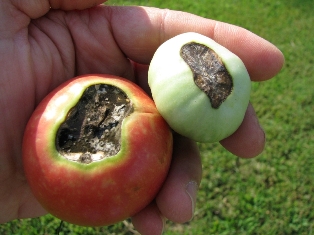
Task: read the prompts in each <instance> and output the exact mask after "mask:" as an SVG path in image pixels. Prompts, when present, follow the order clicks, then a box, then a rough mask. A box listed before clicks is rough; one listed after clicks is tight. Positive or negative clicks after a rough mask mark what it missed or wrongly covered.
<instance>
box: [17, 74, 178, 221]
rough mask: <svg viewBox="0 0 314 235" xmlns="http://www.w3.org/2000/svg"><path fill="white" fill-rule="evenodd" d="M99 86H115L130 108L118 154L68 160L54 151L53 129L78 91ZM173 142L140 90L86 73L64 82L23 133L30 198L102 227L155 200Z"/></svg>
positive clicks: (121, 81) (70, 218) (61, 213)
mask: <svg viewBox="0 0 314 235" xmlns="http://www.w3.org/2000/svg"><path fill="white" fill-rule="evenodd" d="M99 83H105V84H112V85H115V86H117V87H119V88H120V89H121V90H123V91H124V92H125V93H126V94H127V96H128V97H129V98H130V100H131V102H132V104H133V108H134V112H133V113H131V114H130V115H129V116H128V117H126V118H125V119H124V121H123V124H122V134H121V138H122V139H121V141H122V144H121V150H120V151H119V153H118V154H116V155H115V156H112V157H109V158H105V159H103V160H101V161H98V162H93V163H90V164H82V163H78V162H73V161H69V160H67V159H65V158H63V157H62V156H61V155H60V153H58V152H57V150H56V147H55V136H56V130H57V129H58V126H59V125H60V123H61V122H62V121H63V120H64V118H65V116H66V114H67V112H68V111H67V110H69V109H70V108H71V107H73V105H75V103H76V100H78V98H79V97H80V94H81V93H82V91H84V90H85V88H86V87H88V86H89V85H92V84H99ZM74 88H75V89H76V90H75V89H74ZM71 90H72V91H71ZM64 106H66V108H64ZM172 144H173V143H172V134H171V130H170V128H169V126H168V124H167V123H166V122H165V121H164V119H163V118H162V117H161V115H160V114H159V113H158V111H157V109H156V107H155V105H154V103H153V101H152V100H151V99H150V98H149V97H148V96H147V95H146V94H145V93H144V92H143V91H142V90H141V89H140V88H139V87H137V86H136V85H135V84H133V83H131V82H130V81H128V80H125V79H122V78H119V77H114V76H111V75H88V76H82V77H78V78H75V79H72V80H69V81H68V82H66V83H64V84H62V85H61V86H60V87H58V88H57V89H56V90H54V91H53V92H51V93H50V94H49V95H48V96H47V97H46V98H45V99H44V100H43V101H42V102H41V103H40V104H39V106H38V107H37V108H36V110H35V111H34V113H33V115H32V117H31V118H30V120H29V123H28V124H27V127H26V130H25V135H24V140H23V163H24V169H25V174H26V177H27V180H28V183H29V185H30V187H31V189H32V192H33V194H34V196H35V197H36V198H37V200H38V201H39V202H40V203H41V205H42V206H43V207H44V208H45V209H46V210H47V211H48V212H49V213H51V214H52V215H54V216H56V217H58V218H60V219H62V220H65V221H67V222H70V223H73V224H77V225H82V226H104V225H110V224H114V223H116V222H119V221H122V220H124V219H126V218H128V217H130V216H132V215H134V214H136V213H137V212H139V211H140V210H141V209H143V208H144V207H145V206H147V205H148V204H149V203H150V202H151V201H152V200H153V199H154V197H155V196H156V194H157V193H158V191H159V189H160V187H161V186H162V184H163V182H164V180H165V178H166V176H167V173H168V170H169V166H170V162H171V156H172Z"/></svg>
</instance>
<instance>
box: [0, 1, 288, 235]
mask: <svg viewBox="0 0 314 235" xmlns="http://www.w3.org/2000/svg"><path fill="white" fill-rule="evenodd" d="M100 2H102V0H101V1H99V0H89V1H87V0H86V1H73V0H71V1H70V0H63V1H61V0H59V1H58V0H50V1H47V0H42V1H38V0H33V1H30V0H25V1H14V0H2V1H1V3H0V110H1V115H0V140H1V141H0V152H1V155H0V208H1V211H0V223H4V222H7V221H10V220H13V219H17V218H28V217H36V216H40V215H44V214H45V213H46V212H45V210H44V209H43V208H42V207H41V206H40V205H39V203H38V202H37V201H36V199H35V198H34V197H33V195H32V193H31V191H30V189H29V186H28V184H27V182H26V179H25V176H24V173H23V166H22V161H21V142H22V138H23V131H24V128H25V126H26V123H27V121H28V119H29V117H30V115H31V113H32V112H33V110H34V108H35V107H36V105H37V104H38V103H39V102H40V101H41V100H42V99H43V98H44V97H45V96H46V95H47V94H48V93H49V92H50V91H51V90H52V89H53V88H55V87H56V86H58V85H59V84H60V83H62V82H64V81H65V80H67V79H69V78H72V77H75V76H77V75H81V74H87V73H106V74H114V75H118V76H121V77H125V78H128V79H130V80H132V81H134V82H136V83H138V84H139V85H140V86H142V87H143V89H144V90H145V91H146V92H148V93H149V88H148V84H147V70H148V64H149V62H150V60H151V58H152V56H153V53H154V52H155V50H156V49H157V47H158V46H159V45H160V44H161V43H162V42H164V41H165V40H167V39H169V38H171V37H173V36H175V35H177V34H179V33H183V32H187V31H194V32H198V33H201V34H204V35H206V36H208V37H211V38H213V39H214V40H216V41H217V42H218V43H220V44H222V45H223V46H225V47H227V48H228V49H229V50H231V51H232V52H234V53H235V54H237V55H238V56H239V57H240V58H241V59H242V60H243V62H244V63H245V65H246V67H247V69H248V71H249V74H250V76H251V79H252V80H254V81H262V80H266V79H269V78H271V77H273V76H274V75H275V74H276V73H278V71H279V70H280V69H281V67H282V65H283V60H284V59H283V55H282V54H281V52H280V51H279V50H278V49H277V48H276V47H274V46H273V45H272V44H270V43H269V42H267V41H265V40H264V39H262V38H260V37H258V36H256V35H254V34H252V33H250V32H248V31H246V30H245V29H243V28H239V27H236V26H232V25H229V24H225V23H221V22H216V21H214V20H209V19H204V18H201V17H198V16H195V15H191V14H188V13H183V12H174V11H169V10H160V9H155V8H143V7H109V6H98V7H93V8H91V9H87V10H82V11H69V10H73V9H85V8H87V7H91V6H93V5H97V4H99V3H100ZM50 7H51V8H50ZM53 9H59V10H53ZM264 142H265V139H264V132H263V130H262V128H261V127H260V126H259V124H258V120H257V117H256V115H255V113H254V110H253V108H252V106H251V105H250V106H249V107H248V110H247V113H246V116H245V119H244V121H243V124H242V125H241V127H240V128H239V129H238V131H237V132H236V133H234V134H233V135H232V136H230V137H229V138H227V139H225V140H223V141H221V144H222V145H223V146H224V147H225V148H226V149H227V150H229V151H230V152H232V153H234V154H235V155H237V156H240V157H254V156H256V155H258V154H259V153H260V152H261V151H262V150H263V147H264ZM200 180H201V161H200V156H199V153H198V150H197V147H196V145H195V143H193V142H192V141H190V140H188V139H186V138H183V137H181V136H175V143H174V155H173V162H172V166H171V169H170V172H169V176H168V178H167V180H166V182H165V184H164V186H163V188H162V189H161V191H160V193H159V194H158V195H157V197H156V200H155V202H154V203H152V204H151V205H149V206H148V207H147V208H145V209H144V210H143V211H141V212H139V213H138V214H137V215H135V216H134V217H133V224H134V226H135V227H136V229H138V230H139V231H140V232H141V233H143V234H160V232H161V231H162V228H163V218H167V219H170V220H172V221H174V222H179V223H182V222H186V221H188V220H190V219H191V218H192V216H193V208H194V204H195V200H196V191H197V187H198V185H199V183H200Z"/></svg>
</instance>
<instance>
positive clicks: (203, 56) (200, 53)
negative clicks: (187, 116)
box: [180, 42, 233, 109]
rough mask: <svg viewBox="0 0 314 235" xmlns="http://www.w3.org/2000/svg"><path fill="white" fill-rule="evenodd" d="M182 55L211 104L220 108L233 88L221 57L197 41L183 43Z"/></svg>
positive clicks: (196, 82)
mask: <svg viewBox="0 0 314 235" xmlns="http://www.w3.org/2000/svg"><path fill="white" fill-rule="evenodd" d="M180 56H181V57H182V59H183V60H184V61H185V62H186V63H187V64H188V66H189V67H190V69H191V71H192V73H193V79H194V83H195V84H196V85H197V86H198V87H199V88H200V89H201V90H202V91H203V92H204V93H205V94H206V95H207V96H208V98H209V99H210V102H211V106H212V107H213V108H215V109H218V108H219V106H220V105H221V104H222V103H223V102H224V101H225V100H226V99H227V98H228V96H229V95H230V94H231V92H232V88H233V81H232V77H231V75H230V74H229V72H228V70H227V68H226V66H225V65H224V63H223V62H222V60H221V59H220V57H219V56H218V55H217V53H216V52H215V51H213V50H212V49H210V48H209V47H207V46H205V45H203V44H200V43H196V42H190V43H187V44H185V45H183V46H182V47H181V50H180Z"/></svg>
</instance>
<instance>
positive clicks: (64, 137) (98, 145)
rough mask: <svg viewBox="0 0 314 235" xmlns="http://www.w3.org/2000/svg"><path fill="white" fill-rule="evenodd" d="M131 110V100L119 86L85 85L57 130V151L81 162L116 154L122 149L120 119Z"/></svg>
mask: <svg viewBox="0 0 314 235" xmlns="http://www.w3.org/2000/svg"><path fill="white" fill-rule="evenodd" d="M132 111H133V108H132V104H131V102H130V99H129V98H128V97H127V95H126V94H125V93H124V92H123V91H122V90H120V89H119V88H117V87H115V86H111V85H106V84H96V85H92V86H90V87H88V88H87V89H86V90H85V91H84V93H83V95H82V97H81V98H80V100H79V101H78V103H77V104H76V105H75V106H74V107H73V108H72V109H71V110H70V111H69V113H68V115H67V117H66V119H65V121H64V122H63V123H62V124H61V125H60V127H59V129H58V132H57V137H56V147H57V150H58V151H59V152H60V153H61V154H62V155H63V156H64V157H65V158H66V159H68V160H71V161H76V162H80V163H83V164H89V163H92V162H95V161H100V160H102V159H104V158H106V157H110V156H114V155H116V154H117V153H118V152H119V151H120V149H121V126H122V122H123V119H124V118H125V117H127V116H128V115H129V114H130V113H131V112H132Z"/></svg>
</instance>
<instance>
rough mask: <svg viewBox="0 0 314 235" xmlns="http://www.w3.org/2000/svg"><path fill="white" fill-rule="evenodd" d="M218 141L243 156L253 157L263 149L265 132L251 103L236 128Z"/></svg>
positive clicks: (232, 151)
mask: <svg viewBox="0 0 314 235" xmlns="http://www.w3.org/2000/svg"><path fill="white" fill-rule="evenodd" d="M220 143H221V144H222V145H223V146H224V147H225V148H226V149H227V150H228V151H230V152H231V153H233V154H235V155H237V156H239V157H243V158H251V157H255V156H257V155H258V154H260V153H261V152H262V151H263V149H264V146H265V133H264V131H263V129H262V128H261V126H260V125H259V122H258V119H257V116H256V114H255V111H254V109H253V107H252V105H251V104H250V105H249V106H248V109H247V111H246V114H245V117H244V120H243V122H242V124H241V126H240V127H239V128H238V130H237V131H236V132H235V133H233V134H232V135H231V136H229V137H228V138H226V139H224V140H222V141H220Z"/></svg>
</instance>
